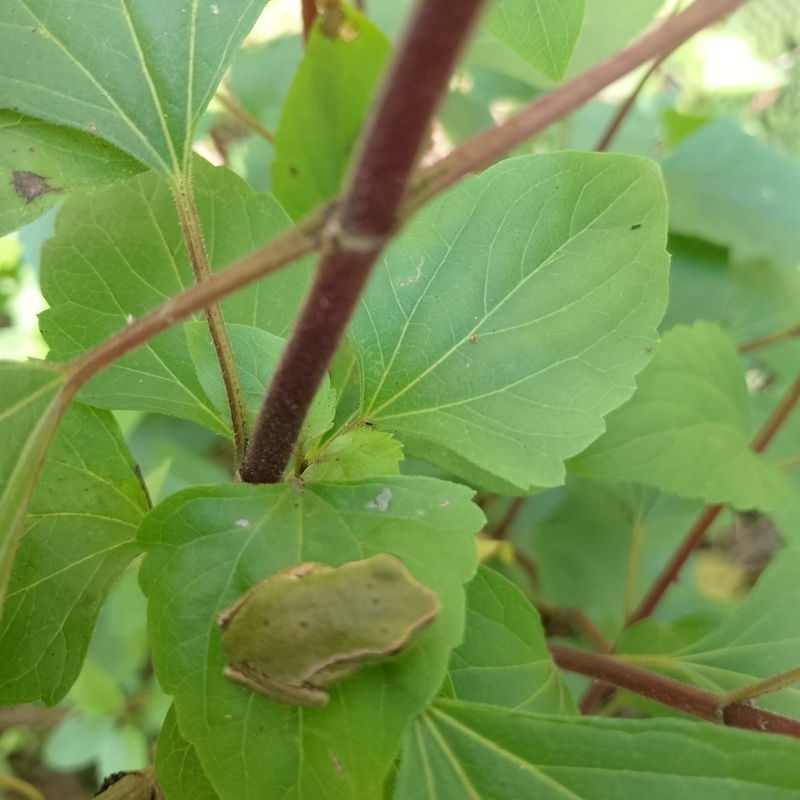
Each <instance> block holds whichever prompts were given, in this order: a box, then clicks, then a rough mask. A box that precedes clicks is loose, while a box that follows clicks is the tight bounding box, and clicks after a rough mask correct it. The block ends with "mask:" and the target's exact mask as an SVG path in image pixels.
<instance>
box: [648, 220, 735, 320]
mask: <svg viewBox="0 0 800 800" xmlns="http://www.w3.org/2000/svg"><path fill="white" fill-rule="evenodd" d="M667 250H669V253H670V255H671V256H672V261H671V262H670V267H669V306H667V313H666V314H665V315H664V319H663V320H661V330H662V331H668V330H669V329H670V328H672V327H674V326H675V325H691V324H692V323H693V322H696V321H697V320H698V319H705V320H708V321H709V322H716V323H718V324H719V325H721V326H722V327H723V328H725V327H727V323H728V322H729V320H730V317H731V314H732V312H733V305H734V286H733V282H732V280H731V271H730V269H729V267H728V251H727V250H726V249H725V248H724V247H718V246H717V245H713V244H710V243H709V242H704V241H703V240H702V239H691V238H689V237H686V236H677V235H674V236H670V237H669V241H668V242H667Z"/></svg>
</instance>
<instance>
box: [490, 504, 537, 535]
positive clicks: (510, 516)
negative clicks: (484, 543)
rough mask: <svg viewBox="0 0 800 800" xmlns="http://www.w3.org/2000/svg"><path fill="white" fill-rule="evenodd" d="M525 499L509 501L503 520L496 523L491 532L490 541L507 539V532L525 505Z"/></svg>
mask: <svg viewBox="0 0 800 800" xmlns="http://www.w3.org/2000/svg"><path fill="white" fill-rule="evenodd" d="M527 499H528V498H527V497H515V498H514V499H513V500H512V501H511V505H510V506H509V507H508V510H507V511H506V513H505V514H504V515H503V519H501V520H500V522H498V523H497V527H496V528H495V529H494V530H493V531H492V539H508V532H509V529H510V528H511V526H512V525H513V524H514V520H515V519H516V518H517V516H519V512H520V511H522V507H523V506H524V505H525V501H526V500H527Z"/></svg>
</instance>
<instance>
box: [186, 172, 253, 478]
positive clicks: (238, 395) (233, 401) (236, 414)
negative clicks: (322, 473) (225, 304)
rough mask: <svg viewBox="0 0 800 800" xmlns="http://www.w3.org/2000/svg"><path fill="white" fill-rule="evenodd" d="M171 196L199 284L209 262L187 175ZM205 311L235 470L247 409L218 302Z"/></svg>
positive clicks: (207, 272) (242, 444)
mask: <svg viewBox="0 0 800 800" xmlns="http://www.w3.org/2000/svg"><path fill="white" fill-rule="evenodd" d="M174 198H175V206H176V207H177V209H178V218H179V219H180V223H181V231H182V232H183V240H184V242H185V243H186V251H187V253H188V254H189V261H190V262H191V265H192V271H193V272H194V277H195V281H197V283H198V284H200V283H205V282H206V281H207V280H208V279H209V277H211V266H210V265H209V263H208V253H207V251H206V245H205V241H204V240H203V230H202V227H201V225H200V217H199V216H198V214H197V205H196V203H195V201H194V193H193V192H192V181H191V177H190V176H189V177H187V178H185V179H184V180H182V181H181V184H180V185H179V186H178V187H177V188H176V190H175V192H174ZM204 311H205V314H206V320H207V322H208V328H209V330H210V332H211V340H212V342H213V343H214V350H215V351H216V354H217V360H218V361H219V367H220V370H221V372H222V382H223V384H224V385H225V394H226V396H227V398H228V408H229V409H230V412H231V432H232V434H233V451H234V464H235V468H236V469H237V470H238V469H239V467H240V466H241V464H242V462H243V461H244V454H245V448H246V447H247V433H248V431H247V409H246V406H245V402H244V391H243V389H242V381H241V379H240V378H239V367H238V366H237V364H236V358H235V357H234V354H233V347H232V345H231V340H230V337H229V336H228V329H227V328H226V327H225V320H224V319H223V316H222V309H221V308H220V305H219V303H217V302H214V303H210V304H209V305H207V306H206V307H205V309H204Z"/></svg>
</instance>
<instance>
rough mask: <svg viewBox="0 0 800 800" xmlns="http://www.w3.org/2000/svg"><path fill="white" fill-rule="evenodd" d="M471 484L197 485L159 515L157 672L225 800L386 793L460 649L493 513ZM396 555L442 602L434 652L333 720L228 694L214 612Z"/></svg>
mask: <svg viewBox="0 0 800 800" xmlns="http://www.w3.org/2000/svg"><path fill="white" fill-rule="evenodd" d="M470 496H471V492H470V491H469V490H468V489H466V488H465V487H463V486H458V485H456V484H450V483H445V482H442V481H436V480H433V479H430V478H407V477H401V476H391V477H385V478H379V479H373V480H372V481H365V482H363V483H360V484H356V483H353V484H322V483H314V484H307V485H306V486H305V487H304V488H302V487H300V486H298V485H293V484H280V485H272V486H269V485H263V486H249V485H246V484H244V485H243V484H237V485H228V486H221V487H216V488H214V489H213V490H210V489H209V487H203V488H202V489H188V490H185V491H183V492H180V493H179V494H176V495H173V496H172V497H170V498H168V499H167V500H166V501H164V502H163V503H162V504H161V505H160V506H158V507H157V508H156V509H154V511H152V512H151V514H150V515H149V516H148V517H147V518H146V519H145V522H144V523H143V525H142V527H141V529H140V538H139V542H140V544H141V545H142V546H143V547H144V548H145V549H146V550H147V556H146V558H145V561H144V565H143V567H142V572H141V583H142V587H143V589H144V591H145V594H146V595H147V596H148V600H149V630H150V641H151V644H152V647H153V661H154V664H155V668H156V673H157V675H158V678H159V681H160V682H161V685H162V686H163V687H164V689H165V691H167V692H169V693H172V694H173V695H174V702H175V708H176V711H177V716H178V723H179V725H180V729H181V733H182V734H183V736H184V737H185V738H186V739H187V740H188V741H189V742H191V744H192V745H193V746H194V748H195V750H196V751H197V755H198V757H199V759H200V762H201V764H202V766H203V769H204V771H205V773H206V774H207V775H208V777H209V779H210V781H211V783H212V784H213V785H214V788H215V789H216V791H217V792H218V793H219V795H220V797H221V798H223V800H255V799H256V798H258V800H260V799H261V798H263V797H264V796H265V795H268V796H276V797H283V796H286V795H287V794H291V795H292V796H294V797H296V798H298V800H302V799H303V798H318V797H328V798H348V800H350V799H351V798H353V799H355V800H357V799H358V798H367V797H370V798H371V797H375V796H377V795H378V793H379V790H380V787H381V784H382V781H383V779H384V776H385V775H386V773H387V772H388V770H389V768H390V767H391V764H392V761H393V759H394V756H395V754H396V752H397V749H398V748H399V746H400V742H401V738H402V734H403V731H404V729H405V727H406V724H407V722H408V719H409V718H410V716H411V715H413V714H414V713H417V712H418V711H420V710H422V709H423V708H425V706H426V705H427V704H428V703H429V702H430V700H431V698H432V697H433V696H434V695H435V694H436V692H437V690H438V689H439V686H440V685H441V682H442V679H443V678H444V675H445V670H446V667H447V659H448V656H449V652H450V649H451V648H452V647H453V646H455V645H456V644H458V642H459V641H460V639H461V635H462V632H463V625H464V612H465V609H464V605H465V603H464V590H463V587H462V584H463V583H464V582H466V581H467V580H469V579H470V578H471V576H472V574H473V572H474V570H475V567H476V545H475V538H474V533H475V532H476V531H477V530H478V529H479V528H480V527H481V525H482V522H483V516H482V514H481V513H480V511H479V510H478V508H477V507H476V506H474V505H473V504H472V503H471V502H470V501H469V498H470ZM379 552H389V553H393V554H394V555H396V556H398V557H399V558H401V559H402V560H403V562H404V563H405V565H406V567H407V568H408V569H409V571H410V572H411V573H412V574H413V575H414V577H415V578H417V580H419V581H420V582H421V583H423V584H425V585H426V586H429V587H430V588H432V589H434V590H435V591H436V593H437V594H438V595H439V598H440V600H441V604H442V610H441V612H440V614H439V617H438V618H437V620H436V622H434V624H433V625H432V626H431V627H430V628H429V629H428V630H427V631H426V633H425V635H424V636H423V638H422V639H421V640H420V642H419V644H418V645H416V646H414V647H413V648H411V649H410V650H408V651H406V652H405V653H403V654H402V655H401V656H399V657H398V658H396V659H392V660H391V661H389V662H386V663H384V664H382V665H378V666H375V667H371V668H367V669H364V670H362V671H361V672H359V673H358V675H356V676H354V677H352V678H350V679H347V680H345V681H343V682H342V683H339V684H336V685H335V686H334V687H332V691H331V702H330V703H329V705H328V706H326V707H325V708H317V709H313V708H312V709H309V708H302V709H301V708H297V707H291V706H285V705H278V704H275V703H272V702H270V701H268V700H267V699H266V698H264V697H260V696H256V695H253V694H251V693H250V692H247V691H246V690H244V689H241V688H238V687H236V686H233V685H231V684H228V683H227V682H226V681H225V680H224V679H223V677H222V669H223V666H224V665H225V657H224V654H223V652H222V650H221V648H220V647H219V636H220V630H219V628H218V627H217V625H216V624H215V621H214V618H215V615H216V614H217V613H218V612H219V611H221V610H222V609H224V608H225V607H227V606H228V605H230V604H231V602H233V600H235V599H236V598H237V597H239V596H240V595H241V594H243V593H244V592H245V591H246V590H247V589H248V588H250V587H251V586H252V585H254V584H255V583H256V582H258V581H259V580H261V579H262V578H263V577H264V576H266V575H269V574H271V573H274V572H276V571H277V570H280V569H283V568H286V567H288V566H290V565H293V564H297V563H299V562H303V561H318V562H322V563H326V564H332V565H338V564H342V563H346V562H349V561H353V560H357V559H361V558H365V557H368V556H370V555H372V554H374V553H379Z"/></svg>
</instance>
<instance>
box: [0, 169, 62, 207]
mask: <svg viewBox="0 0 800 800" xmlns="http://www.w3.org/2000/svg"><path fill="white" fill-rule="evenodd" d="M11 185H12V186H13V187H14V191H15V192H16V193H17V194H18V195H19V196H20V197H21V198H22V199H23V200H24V201H25V202H26V203H32V202H33V201H34V200H38V199H39V198H40V197H43V196H44V195H46V194H50V193H51V192H52V193H54V194H61V193H62V192H64V191H66V190H65V189H56V188H54V187H52V186H51V185H50V184H49V183H48V182H47V178H43V177H42V176H41V175H37V174H36V173H35V172H26V171H25V170H14V171H13V172H12V173H11Z"/></svg>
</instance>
